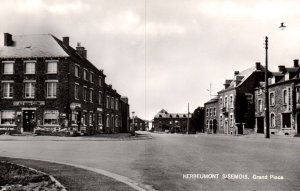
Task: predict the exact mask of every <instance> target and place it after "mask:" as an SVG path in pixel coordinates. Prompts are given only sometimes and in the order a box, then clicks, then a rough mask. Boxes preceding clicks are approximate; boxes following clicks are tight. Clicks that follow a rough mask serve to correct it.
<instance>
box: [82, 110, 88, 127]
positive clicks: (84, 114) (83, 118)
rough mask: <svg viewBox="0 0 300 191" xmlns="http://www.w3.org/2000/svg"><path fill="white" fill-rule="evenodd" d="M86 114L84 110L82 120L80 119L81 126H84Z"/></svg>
mask: <svg viewBox="0 0 300 191" xmlns="http://www.w3.org/2000/svg"><path fill="white" fill-rule="evenodd" d="M86 114H87V113H86V112H84V113H83V115H82V121H81V123H82V125H83V126H86Z"/></svg>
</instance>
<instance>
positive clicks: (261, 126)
mask: <svg viewBox="0 0 300 191" xmlns="http://www.w3.org/2000/svg"><path fill="white" fill-rule="evenodd" d="M256 120H257V133H264V129H265V127H264V126H265V125H264V124H265V118H264V117H257V118H256Z"/></svg>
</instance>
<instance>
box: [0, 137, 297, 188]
mask: <svg viewBox="0 0 300 191" xmlns="http://www.w3.org/2000/svg"><path fill="white" fill-rule="evenodd" d="M152 136H153V139H150V140H134V141H96V140H86V141H84V140H82V141H78V140H73V141H51V140H35V138H34V137H32V139H27V140H26V141H23V140H17V141H16V140H15V141H14V140H2V141H1V137H0V156H11V157H26V158H37V159H41V160H43V159H44V160H55V161H61V162H65V163H73V164H77V165H83V166H87V167H92V168H99V169H104V170H107V171H110V172H113V173H116V174H119V175H122V176H126V177H129V178H130V179H132V180H135V181H136V182H139V183H142V184H144V185H151V186H152V187H153V188H154V189H157V190H252V191H253V190H299V188H300V181H299V179H300V149H299V147H300V138H278V137H275V138H274V137H273V138H271V139H270V140H267V139H264V138H263V137H245V136H239V137H235V136H220V135H218V136H215V135H169V134H152ZM66 139H67V138H66ZM193 173H197V174H211V173H214V174H219V178H218V179H196V180H195V179H183V174H193ZM232 173H233V174H243V175H244V176H243V177H245V176H246V175H247V176H248V177H249V179H246V180H243V179H242V180H236V179H222V174H232ZM254 174H256V175H260V176H264V175H267V176H268V178H269V176H270V175H277V176H283V177H284V180H274V179H272V180H270V179H268V180H254V179H252V176H253V175H254Z"/></svg>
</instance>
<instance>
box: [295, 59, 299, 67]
mask: <svg viewBox="0 0 300 191" xmlns="http://www.w3.org/2000/svg"><path fill="white" fill-rule="evenodd" d="M294 67H295V68H296V67H299V60H298V59H295V60H294Z"/></svg>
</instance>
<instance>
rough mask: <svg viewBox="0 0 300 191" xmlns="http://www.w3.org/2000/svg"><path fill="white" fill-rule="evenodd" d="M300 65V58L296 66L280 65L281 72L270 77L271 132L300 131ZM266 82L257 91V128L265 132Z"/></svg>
mask: <svg viewBox="0 0 300 191" xmlns="http://www.w3.org/2000/svg"><path fill="white" fill-rule="evenodd" d="M299 72H300V67H299V63H298V60H294V66H293V67H291V68H287V67H285V66H282V65H281V66H279V72H273V73H271V75H270V77H269V79H268V80H269V115H270V116H269V118H270V133H271V134H278V135H295V134H297V133H299V132H300V116H299V111H300V78H299ZM264 89H265V84H264V83H260V86H258V88H257V89H256V91H255V100H256V104H255V105H256V108H255V117H256V123H255V130H256V132H257V133H264V132H265V110H264V108H265V95H264Z"/></svg>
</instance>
